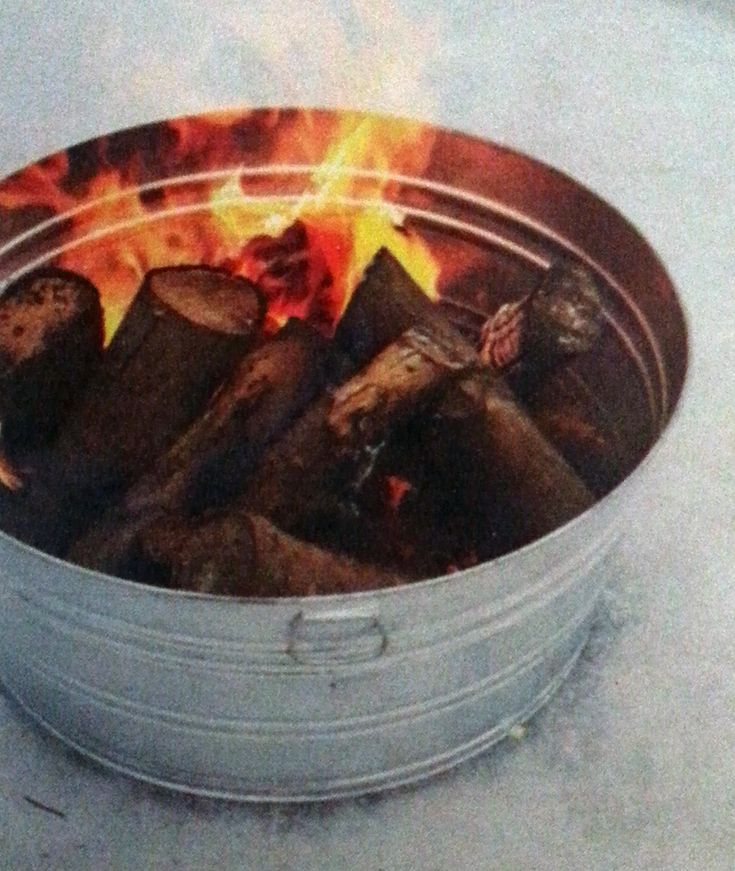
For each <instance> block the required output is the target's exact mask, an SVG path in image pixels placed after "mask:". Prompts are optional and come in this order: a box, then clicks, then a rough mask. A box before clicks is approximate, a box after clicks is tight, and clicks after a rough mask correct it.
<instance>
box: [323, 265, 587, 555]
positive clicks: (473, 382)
mask: <svg viewBox="0 0 735 871" xmlns="http://www.w3.org/2000/svg"><path fill="white" fill-rule="evenodd" d="M412 325H413V326H420V327H421V328H422V329H423V330H424V331H425V333H426V334H428V335H431V336H434V335H436V336H441V341H442V342H443V343H447V344H448V343H451V344H452V345H453V346H454V347H455V348H457V349H458V350H459V349H461V350H463V351H464V352H465V353H466V354H468V355H472V356H474V357H475V359H476V362H477V365H476V367H475V368H474V370H473V371H470V372H468V374H467V376H466V377H463V378H461V379H453V380H452V381H451V382H450V383H449V384H448V386H447V388H446V390H445V392H444V396H443V398H442V400H441V401H440V402H439V404H438V406H437V414H438V416H439V417H440V418H441V417H447V418H451V419H452V420H453V421H455V422H457V421H463V422H464V425H463V426H461V427H457V428H456V434H457V436H458V438H460V439H461V440H463V441H464V442H465V444H466V445H469V446H471V449H472V450H471V454H472V456H475V455H477V458H476V461H475V465H476V468H477V472H478V475H477V482H478V485H480V484H481V485H482V486H486V487H490V488H491V489H490V491H489V492H493V493H495V494H498V493H502V494H503V497H504V501H505V502H507V504H508V505H513V506H515V507H514V509H513V511H512V513H513V515H514V517H515V520H516V529H517V537H518V539H517V540H518V543H521V542H526V541H529V540H531V539H532V538H535V537H538V536H541V535H544V534H545V533H547V532H550V531H551V530H552V529H554V528H556V527H557V526H560V525H561V524H563V523H565V522H566V521H568V520H570V519H572V518H573V517H575V516H576V515H578V514H579V513H581V512H582V511H584V510H585V509H586V508H589V507H590V506H591V505H592V503H593V497H592V495H591V494H590V492H589V491H588V489H587V488H586V486H585V485H584V483H583V482H582V481H581V480H580V478H579V477H578V475H577V474H576V473H575V472H574V470H573V469H572V468H571V467H570V466H569V464H568V463H567V462H566V461H565V460H564V458H563V457H562V456H561V455H560V454H559V453H558V451H557V450H556V449H555V448H554V447H553V446H552V445H551V444H549V442H548V441H547V440H546V439H545V438H544V436H543V435H542V434H541V433H540V431H539V430H538V427H537V426H536V425H535V424H534V422H533V421H532V420H531V418H530V417H529V416H528V414H527V413H526V412H525V410H524V409H523V408H522V407H521V406H520V405H519V404H518V402H517V401H516V400H515V397H514V396H513V393H512V391H511V390H510V388H509V387H508V385H507V384H506V383H505V381H504V380H503V379H502V377H501V376H500V375H499V374H497V373H494V372H488V371H482V366H481V361H480V359H479V357H478V356H477V355H476V354H475V352H474V349H473V348H472V346H471V344H470V343H469V342H468V341H467V340H466V339H464V338H463V337H462V335H461V334H460V333H459V332H457V331H456V330H455V329H454V328H453V327H452V325H451V324H450V323H449V322H448V321H447V319H446V317H445V315H444V314H443V313H442V312H441V310H440V309H439V308H438V307H437V306H436V305H434V304H433V303H432V302H431V300H430V299H429V298H428V297H427V296H426V295H425V294H424V293H423V292H422V291H421V289H420V288H419V287H418V286H417V285H416V284H415V283H414V282H413V280H412V279H411V277H410V276H409V275H408V273H406V272H405V270H404V269H403V268H402V267H401V265H400V263H398V261H397V260H396V259H395V258H394V257H393V256H392V255H391V254H390V253H389V252H388V251H386V250H385V249H382V250H381V251H379V252H378V254H377V255H376V257H375V258H374V260H373V261H372V263H371V264H370V266H369V267H368V269H367V270H366V272H365V275H364V277H363V280H362V282H361V283H360V284H359V285H358V287H357V288H356V290H355V293H354V294H353V297H352V299H351V301H350V303H349V305H348V307H347V309H346V311H345V314H344V316H343V318H342V320H341V322H340V324H339V326H338V328H337V331H336V333H335V339H336V341H337V342H339V343H340V344H341V346H342V347H343V348H344V350H345V351H346V352H347V353H348V354H350V355H351V356H352V357H353V358H354V359H356V360H357V361H362V360H364V359H366V358H369V357H370V356H371V355H372V354H373V353H375V351H376V350H378V349H379V348H380V347H382V346H384V345H385V344H386V343H387V342H390V341H392V340H393V339H394V337H395V334H396V332H399V331H401V330H405V329H407V328H408V327H410V326H412ZM468 368H470V367H468Z"/></svg>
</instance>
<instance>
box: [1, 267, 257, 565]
mask: <svg viewBox="0 0 735 871" xmlns="http://www.w3.org/2000/svg"><path fill="white" fill-rule="evenodd" d="M263 314H264V304H263V301H262V298H261V296H260V294H259V293H258V291H257V290H256V288H255V286H254V285H252V284H251V283H250V282H248V281H246V280H244V279H241V278H233V277H232V276H230V275H229V274H227V273H225V272H222V271H220V270H214V269H208V268H206V267H199V266H191V267H175V268H171V269H160V270H154V271H152V272H150V273H149V274H148V275H147V276H146V278H145V280H144V282H143V285H142V287H141V289H140V291H139V292H138V294H137V295H136V297H135V299H134V301H133V303H132V305H131V307H130V309H129V310H128V312H127V313H126V315H125V317H124V319H123V321H122V323H121V325H120V327H119V329H118V331H117V333H116V334H115V336H114V337H113V339H112V342H111V344H110V346H109V348H108V350H107V353H106V354H105V358H104V360H103V362H102V365H101V366H100V368H99V370H98V372H97V374H96V375H95V377H94V378H93V379H92V381H91V382H90V384H89V385H88V388H87V390H86V392H85V394H84V396H83V397H82V400H81V401H80V402H79V403H78V404H77V405H75V407H74V410H73V413H72V414H70V415H69V416H68V418H67V420H66V422H65V425H64V426H63V427H62V428H61V431H60V433H59V437H58V439H57V441H56V442H55V443H54V445H53V446H52V447H51V448H50V449H49V451H48V452H47V453H46V455H45V456H44V457H43V458H42V459H41V460H40V462H39V464H38V466H37V468H36V469H35V473H34V475H33V477H32V478H30V479H29V481H28V485H27V486H26V487H24V489H23V491H21V492H22V498H21V499H15V500H13V505H14V506H15V507H12V508H11V509H10V510H9V511H8V510H6V511H4V512H3V518H2V526H3V528H4V529H5V530H6V531H9V532H10V533H11V534H13V535H16V536H17V537H20V538H22V539H24V540H26V541H27V542H29V543H31V544H34V545H35V546H37V547H40V548H41V549H43V550H47V551H50V552H51V553H54V554H63V553H65V551H66V549H67V548H68V546H69V544H70V543H71V542H72V541H74V540H75V539H76V538H77V537H78V535H79V534H80V533H81V532H82V531H83V530H84V529H85V528H86V526H87V525H88V523H89V521H90V520H91V519H93V518H94V516H95V515H96V514H97V513H99V512H100V511H101V510H102V509H103V507H104V506H106V505H108V504H110V502H111V501H114V500H115V499H116V498H117V496H118V495H119V493H120V492H121V490H122V489H123V488H124V486H125V485H127V484H129V483H130V482H131V481H132V480H134V479H135V478H136V477H137V476H138V475H140V474H141V473H142V472H143V471H144V470H145V469H146V467H148V466H149V465H150V464H152V463H153V462H154V461H155V460H156V458H157V457H158V456H159V455H160V454H161V453H162V452H163V451H165V450H166V449H167V448H169V447H170V445H171V444H172V443H173V441H174V440H175V439H176V437H177V436H178V435H179V434H180V433H181V432H182V430H184V429H185V428H186V427H187V426H188V425H189V424H190V423H191V422H192V421H193V420H194V418H195V417H196V416H197V415H198V414H200V413H201V411H202V409H203V407H204V405H205V403H206V402H207V400H208V399H209V397H210V396H211V394H212V392H213V391H214V390H215V388H216V387H217V386H218V384H219V383H220V382H221V381H222V379H223V378H224V377H225V376H226V375H227V374H228V372H229V371H230V369H231V367H232V366H233V365H234V364H235V362H236V361H237V360H238V359H239V358H240V357H241V356H242V355H243V354H244V353H245V352H246V351H247V349H248V348H249V347H250V345H251V344H252V342H253V339H254V338H255V336H256V334H257V332H258V328H259V326H260V323H261V321H262V318H263ZM4 501H6V502H7V500H4Z"/></svg>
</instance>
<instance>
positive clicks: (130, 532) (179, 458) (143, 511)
mask: <svg viewBox="0 0 735 871" xmlns="http://www.w3.org/2000/svg"><path fill="white" fill-rule="evenodd" d="M326 362H327V349H326V343H325V340H324V339H323V338H322V337H321V336H320V335H319V334H318V333H317V332H316V331H314V330H312V329H311V328H310V327H308V326H307V325H306V324H304V323H303V322H301V321H298V320H290V321H289V322H288V323H287V324H286V326H285V327H283V328H282V329H281V330H280V331H279V332H278V333H277V334H276V335H275V336H274V337H273V338H272V339H270V340H268V341H266V342H264V343H263V344H262V345H261V346H260V347H259V348H257V349H256V350H254V351H252V352H251V353H250V354H248V355H247V356H246V357H244V358H243V359H242V361H241V362H240V363H239V365H238V366H237V368H236V369H235V371H234V372H233V374H232V376H231V377H230V378H229V379H228V380H227V381H226V382H225V383H224V384H223V385H222V386H221V387H220V388H219V390H218V391H217V392H216V394H215V395H214V397H213V398H212V401H211V402H210V404H209V406H208V407H207V409H206V411H205V412H204V414H203V415H202V416H201V417H199V418H198V419H197V420H196V421H195V422H194V423H193V424H192V425H191V426H190V427H189V429H188V430H187V431H186V432H185V433H184V434H183V435H182V436H181V437H180V438H179V439H178V440H177V441H176V443H175V444H174V445H173V446H172V447H171V448H170V449H169V451H168V452H167V453H166V454H164V455H163V456H162V457H161V458H160V459H159V460H157V461H156V462H155V463H154V465H153V466H152V467H151V469H150V470H149V471H148V472H147V473H146V474H145V475H143V476H142V477H141V478H140V479H139V480H138V481H136V482H135V483H134V484H133V485H132V487H130V489H129V490H128V491H127V492H126V493H125V495H124V497H123V499H122V501H121V503H120V504H119V505H118V506H117V507H115V508H114V509H113V510H112V511H110V512H108V514H107V515H106V516H105V517H104V518H103V520H102V521H101V522H100V523H99V524H97V525H95V526H93V527H92V528H91V529H90V530H89V531H88V532H87V534H86V535H85V536H84V537H83V538H82V539H81V540H80V541H78V542H77V543H76V544H75V545H74V547H73V548H72V550H71V551H70V554H69V556H70V558H71V559H73V560H74V561H75V562H79V563H81V564H82V565H85V566H88V567H89V568H95V569H99V570H102V571H106V572H118V573H123V574H124V573H125V565H126V563H127V561H128V560H129V558H130V554H131V552H132V550H133V549H134V545H135V539H136V537H137V535H138V534H139V532H141V531H142V530H143V529H145V528H146V527H147V526H150V525H152V524H153V523H154V522H155V521H156V520H157V518H158V517H160V516H161V515H164V514H167V513H171V514H176V513H179V514H182V515H184V516H187V515H190V514H197V513H200V512H202V511H204V510H205V509H211V508H214V507H217V506H222V505H224V504H226V503H227V502H228V501H230V500H231V499H233V498H234V497H235V495H236V494H237V492H238V491H239V490H240V489H242V486H243V480H244V479H245V477H246V476H247V475H248V474H250V473H251V472H252V470H253V469H254V467H255V464H256V462H257V461H258V459H259V457H260V455H261V454H262V452H263V451H264V450H265V448H266V446H267V445H268V444H269V443H270V442H271V441H273V439H274V438H276V437H277V436H278V435H280V433H281V432H282V431H283V430H284V429H285V428H286V427H287V425H288V424H289V423H290V422H291V421H292V420H293V418H295V417H296V416H297V415H298V414H300V413H301V411H303V410H304V408H305V407H306V406H307V404H308V403H309V402H310V401H311V400H312V399H313V397H314V396H315V395H316V393H317V392H318V391H319V390H320V389H321V388H322V387H323V385H324V380H325V367H326Z"/></svg>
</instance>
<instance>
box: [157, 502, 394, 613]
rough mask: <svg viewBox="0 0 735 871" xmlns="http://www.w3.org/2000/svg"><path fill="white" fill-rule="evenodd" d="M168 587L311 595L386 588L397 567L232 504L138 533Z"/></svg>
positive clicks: (227, 592)
mask: <svg viewBox="0 0 735 871" xmlns="http://www.w3.org/2000/svg"><path fill="white" fill-rule="evenodd" d="M141 547H142V550H143V552H144V554H145V556H146V557H147V559H148V560H149V561H150V562H151V563H152V564H153V565H154V566H158V567H159V571H160V569H161V568H162V569H163V571H164V573H165V574H166V576H167V582H168V584H169V585H170V586H172V587H175V588H177V589H185V590H195V591H197V592H200V593H214V594H222V595H234V596H313V595H325V594H333V593H347V592H350V593H352V592H358V591H362V590H375V589H380V588H382V587H392V586H396V585H398V584H401V583H403V582H404V578H403V577H401V576H400V575H398V574H395V573H392V572H388V571H385V570H382V569H379V568H375V567H374V566H370V565H367V564H364V563H359V562H356V561H354V560H351V559H348V558H346V557H343V556H339V555H337V554H333V553H330V552H328V551H325V550H322V549H321V548H318V547H315V546H314V545H312V544H308V543H306V542H303V541H300V540H299V539H297V538H294V537H293V536H290V535H288V534H286V533H285V532H283V531H282V530H280V529H279V528H278V527H276V526H274V525H273V524H272V523H271V522H270V521H268V520H266V519H265V518H264V517H261V516H258V515H257V514H251V513H248V512H245V511H238V512H233V513H229V514H222V515H219V516H217V517H213V518H209V519H208V520H206V521H204V522H202V523H200V524H199V525H192V524H190V523H186V522H182V521H180V520H179V521H175V520H173V519H172V518H166V519H163V520H161V521H160V522H159V523H157V524H156V525H154V526H153V527H151V528H149V529H148V530H146V532H145V534H144V535H143V536H142V539H141Z"/></svg>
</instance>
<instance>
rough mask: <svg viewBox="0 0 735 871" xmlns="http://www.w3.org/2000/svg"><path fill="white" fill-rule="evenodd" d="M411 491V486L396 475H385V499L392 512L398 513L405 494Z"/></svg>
mask: <svg viewBox="0 0 735 871" xmlns="http://www.w3.org/2000/svg"><path fill="white" fill-rule="evenodd" d="M411 490H413V484H411V482H410V481H407V480H406V479H405V478H401V477H400V476H398V475H387V476H386V478H385V498H386V501H387V503H388V505H389V506H390V508H391V509H392V510H393V511H398V509H399V508H400V506H401V503H402V502H403V500H404V498H405V496H406V494H407V493H410V492H411Z"/></svg>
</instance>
